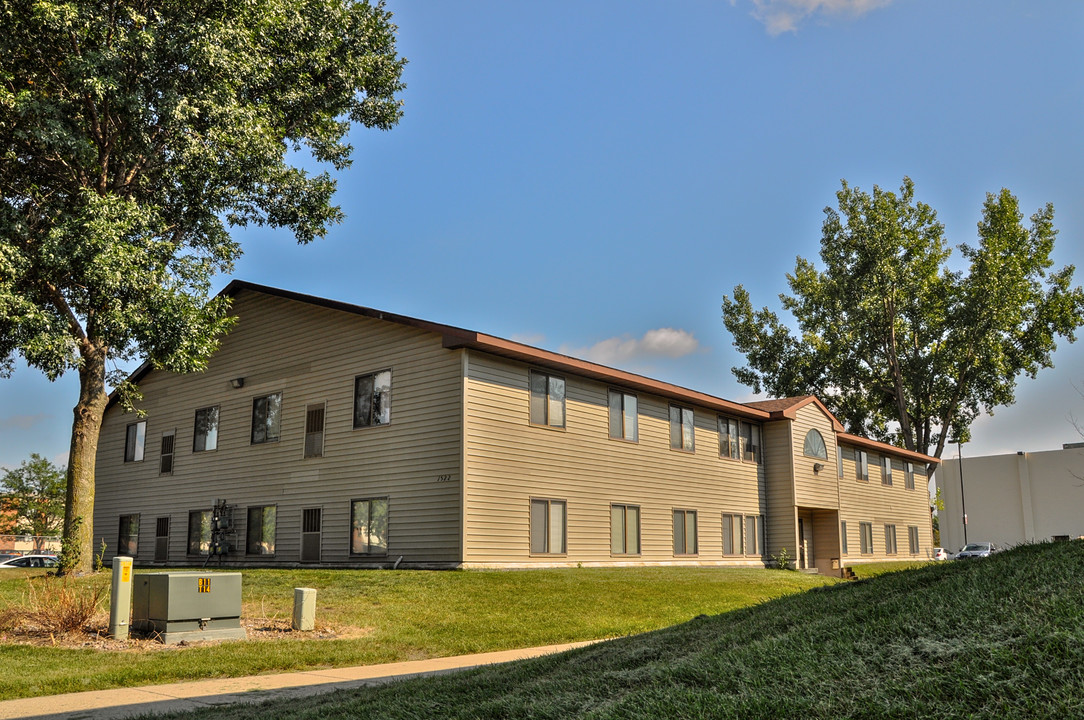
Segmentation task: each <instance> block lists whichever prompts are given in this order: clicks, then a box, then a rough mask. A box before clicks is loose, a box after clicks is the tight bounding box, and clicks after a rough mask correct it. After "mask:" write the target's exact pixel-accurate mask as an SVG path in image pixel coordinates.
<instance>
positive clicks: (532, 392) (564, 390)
mask: <svg viewBox="0 0 1084 720" xmlns="http://www.w3.org/2000/svg"><path fill="white" fill-rule="evenodd" d="M535 378H543V381H544V383H545V388H546V389H545V393H544V394H540V393H539V392H538V391H537V390H536V389H535ZM556 383H560V387H561V399H560V407H561V422H560V423H559V424H558V423H555V422H553V421H552V418H551V415H552V408H553V407H555V406H556V404H557V402H558V401H557V400H555V399H554V395H555V386H556ZM536 398H541V406H540V407H541V411H542V414H541V417H539V416H538V413H537V412H536V402H537V400H536ZM527 405H528V407H527V414H528V421H529V423H530V425H531V427H539V428H550V429H552V430H564V429H565V428H567V427H568V380H567V379H566V378H565V376H563V375H556V374H554V373H552V372H549V371H548V370H530V371H529V372H528V373H527Z"/></svg>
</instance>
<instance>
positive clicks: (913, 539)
mask: <svg viewBox="0 0 1084 720" xmlns="http://www.w3.org/2000/svg"><path fill="white" fill-rule="evenodd" d="M907 549H908V550H909V551H910V552H911V554H912V555H918V526H917V525H909V526H907Z"/></svg>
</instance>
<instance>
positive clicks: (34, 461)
mask: <svg viewBox="0 0 1084 720" xmlns="http://www.w3.org/2000/svg"><path fill="white" fill-rule="evenodd" d="M66 484H67V483H66V482H65V479H64V468H58V467H57V466H56V465H53V463H51V462H49V461H48V460H46V459H45V458H43V457H42V456H41V455H38V454H37V453H31V455H30V459H29V460H24V461H23V462H22V464H20V465H19V467H17V468H15V469H14V470H8V471H6V472H5V473H4V475H3V477H0V532H3V533H11V534H20V535H21V534H27V535H36V536H47V535H55V534H56V533H58V532H59V531H60V528H61V525H62V524H63V521H64V489H65V486H66Z"/></svg>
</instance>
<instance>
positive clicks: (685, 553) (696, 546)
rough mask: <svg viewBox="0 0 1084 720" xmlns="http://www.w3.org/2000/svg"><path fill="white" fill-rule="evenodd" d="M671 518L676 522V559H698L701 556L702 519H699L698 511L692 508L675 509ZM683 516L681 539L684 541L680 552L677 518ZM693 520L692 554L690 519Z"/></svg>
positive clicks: (674, 539)
mask: <svg viewBox="0 0 1084 720" xmlns="http://www.w3.org/2000/svg"><path fill="white" fill-rule="evenodd" d="M672 510H673V512H672V515H671V517H672V518H673V520H674V523H673V541H674V542H673V550H674V557H696V556H698V555H699V554H700V519H699V518H698V517H697V512H696V510H694V509H692V508H673V509H672ZM679 514H680V515H681V518H682V523H681V537H682V539H683V540H684V542H683V543H682V547H681V550H680V551H679V550H678V533H677V528H678V524H677V518H678V515H679ZM690 516H691V517H692V518H693V544H692V552H689V542H688V539H689V535H688V528H689V517H690Z"/></svg>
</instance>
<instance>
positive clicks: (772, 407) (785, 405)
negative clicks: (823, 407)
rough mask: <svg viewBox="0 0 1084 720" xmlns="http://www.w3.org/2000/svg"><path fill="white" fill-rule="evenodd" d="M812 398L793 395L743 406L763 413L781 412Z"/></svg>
mask: <svg viewBox="0 0 1084 720" xmlns="http://www.w3.org/2000/svg"><path fill="white" fill-rule="evenodd" d="M812 397H813V396H812V395H795V396H794V397H789V398H780V399H778V400H754V401H753V402H747V403H745V404H746V405H748V406H749V407H755V408H759V409H760V410H763V411H764V412H770V413H772V412H783V411H784V410H788V409H790V408H791V407H792V406H794V405H799V404H800V405H805V404H806V403H807V402H809V400H810V399H811V398H812Z"/></svg>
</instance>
